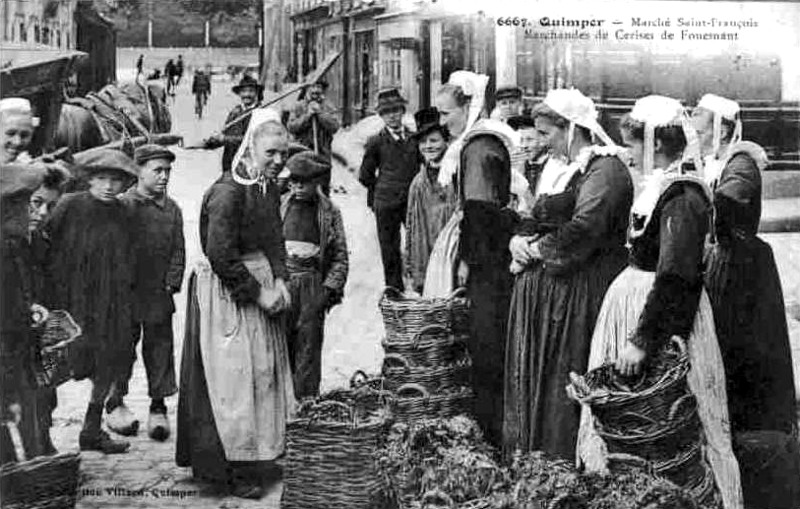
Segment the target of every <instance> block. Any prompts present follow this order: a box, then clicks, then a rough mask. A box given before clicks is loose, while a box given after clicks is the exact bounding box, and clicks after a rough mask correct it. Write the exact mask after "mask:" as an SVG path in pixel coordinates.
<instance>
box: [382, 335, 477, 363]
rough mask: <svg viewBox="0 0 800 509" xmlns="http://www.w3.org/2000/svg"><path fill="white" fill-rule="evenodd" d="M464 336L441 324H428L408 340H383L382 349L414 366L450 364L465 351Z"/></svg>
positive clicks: (387, 338)
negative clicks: (455, 333)
mask: <svg viewBox="0 0 800 509" xmlns="http://www.w3.org/2000/svg"><path fill="white" fill-rule="evenodd" d="M465 339H466V337H465V336H456V335H454V334H453V333H451V332H450V330H449V329H448V328H447V327H444V326H442V325H428V326H427V327H424V328H423V329H422V330H420V331H419V332H417V333H416V334H415V335H414V336H413V337H412V338H411V339H410V340H408V341H406V340H397V339H394V340H390V339H389V337H388V336H387V337H386V339H384V340H383V342H382V345H383V351H384V353H386V354H395V355H399V356H401V357H403V358H404V359H406V361H408V362H409V363H410V364H412V365H414V366H428V367H439V366H442V365H445V364H452V363H453V362H456V361H457V360H458V359H460V358H461V357H463V356H464V354H465V353H466V352H467V344H466V341H465Z"/></svg>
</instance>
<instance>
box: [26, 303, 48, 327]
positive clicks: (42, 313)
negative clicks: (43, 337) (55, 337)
mask: <svg viewBox="0 0 800 509" xmlns="http://www.w3.org/2000/svg"><path fill="white" fill-rule="evenodd" d="M49 316H50V311H48V310H47V308H46V307H44V306H42V305H41V304H31V320H32V321H33V326H34V327H39V326H41V325H42V324H43V323H44V322H46V321H47V318H48V317H49Z"/></svg>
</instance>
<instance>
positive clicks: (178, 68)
mask: <svg viewBox="0 0 800 509" xmlns="http://www.w3.org/2000/svg"><path fill="white" fill-rule="evenodd" d="M182 78H183V55H178V62H177V63H176V64H175V86H176V87H177V86H178V85H180V84H181V79H182Z"/></svg>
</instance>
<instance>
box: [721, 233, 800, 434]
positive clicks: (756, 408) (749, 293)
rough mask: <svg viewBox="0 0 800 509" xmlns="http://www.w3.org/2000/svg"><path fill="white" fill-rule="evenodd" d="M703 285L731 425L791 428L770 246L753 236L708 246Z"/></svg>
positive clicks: (783, 330)
mask: <svg viewBox="0 0 800 509" xmlns="http://www.w3.org/2000/svg"><path fill="white" fill-rule="evenodd" d="M705 284H706V288H707V289H708V294H709V297H710V299H711V305H712V308H713V310H714V322H715V324H716V329H717V337H718V338H719V346H720V349H721V350H722V358H723V361H724V363H725V376H726V379H727V389H728V406H729V413H730V418H731V426H732V428H733V430H734V431H745V430H777V431H783V432H784V433H790V432H791V431H792V429H793V427H794V426H795V421H796V419H797V414H796V408H795V388H794V377H793V375H792V352H791V348H790V346H789V333H788V330H787V324H786V310H785V307H784V302H783V292H782V290H781V282H780V278H779V276H778V269H777V267H776V265H775V259H774V257H773V255H772V249H771V248H770V247H769V245H768V244H767V243H766V242H764V241H762V240H761V239H759V238H758V237H750V238H747V239H741V240H736V241H734V242H733V243H732V244H731V245H730V246H727V247H723V246H722V245H719V244H715V245H713V246H711V247H710V248H709V249H708V251H707V256H706V278H705Z"/></svg>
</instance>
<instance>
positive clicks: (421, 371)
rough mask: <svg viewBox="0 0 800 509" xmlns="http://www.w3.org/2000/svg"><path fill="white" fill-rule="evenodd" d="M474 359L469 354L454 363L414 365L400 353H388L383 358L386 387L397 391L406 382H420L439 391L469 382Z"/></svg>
mask: <svg viewBox="0 0 800 509" xmlns="http://www.w3.org/2000/svg"><path fill="white" fill-rule="evenodd" d="M471 367H472V360H471V359H470V357H469V355H468V354H464V355H462V356H461V358H460V359H458V360H456V362H454V363H452V364H445V365H443V366H431V367H427V366H414V365H411V364H409V362H408V361H407V360H406V358H405V357H403V356H402V355H398V354H392V353H390V354H386V355H385V356H384V358H383V376H384V377H385V384H386V388H387V389H388V390H390V391H396V390H397V389H398V388H399V387H400V386H403V385H406V384H419V385H422V386H423V387H425V389H427V390H428V392H439V391H443V390H449V389H452V388H454V387H459V386H463V385H467V384H468V383H469V372H470V368H471Z"/></svg>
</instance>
